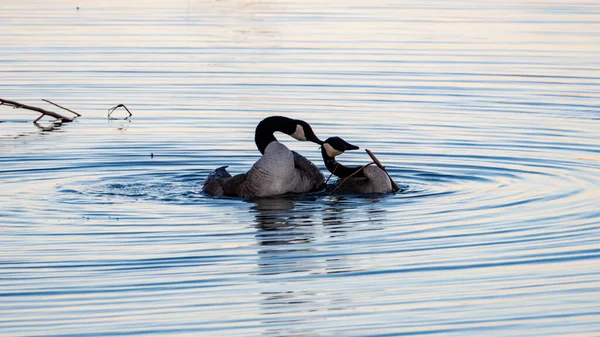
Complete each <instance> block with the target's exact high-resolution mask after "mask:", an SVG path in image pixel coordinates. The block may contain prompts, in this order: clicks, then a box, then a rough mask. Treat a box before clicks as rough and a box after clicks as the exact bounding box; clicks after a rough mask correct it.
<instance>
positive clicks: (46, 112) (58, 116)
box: [0, 98, 73, 123]
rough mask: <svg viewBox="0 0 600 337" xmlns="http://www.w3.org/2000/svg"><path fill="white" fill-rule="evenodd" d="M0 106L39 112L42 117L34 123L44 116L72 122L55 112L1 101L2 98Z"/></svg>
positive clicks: (71, 119)
mask: <svg viewBox="0 0 600 337" xmlns="http://www.w3.org/2000/svg"><path fill="white" fill-rule="evenodd" d="M0 105H8V106H11V107H13V108H15V109H26V110H31V111H37V112H40V113H41V114H42V115H41V116H40V117H39V118H38V119H36V120H35V122H37V121H39V120H40V118H42V117H44V115H48V116H50V117H54V118H56V119H61V120H62V121H63V122H65V123H70V122H72V121H73V118H69V117H66V116H63V115H61V114H58V113H56V112H52V111H49V110H46V109H42V108H38V107H36V106H31V105H27V104H21V103H19V102H15V101H9V100H7V99H3V98H0Z"/></svg>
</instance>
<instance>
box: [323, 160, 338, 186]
mask: <svg viewBox="0 0 600 337" xmlns="http://www.w3.org/2000/svg"><path fill="white" fill-rule="evenodd" d="M338 167H340V163H337V164H336V165H335V168H334V169H333V171H332V172H331V174H329V177H328V178H327V180H325V185H327V182H328V181H329V179H331V177H332V176H333V174H334V173H335V171H336V170H337V169H338Z"/></svg>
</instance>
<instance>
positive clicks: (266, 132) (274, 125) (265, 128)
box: [254, 116, 296, 154]
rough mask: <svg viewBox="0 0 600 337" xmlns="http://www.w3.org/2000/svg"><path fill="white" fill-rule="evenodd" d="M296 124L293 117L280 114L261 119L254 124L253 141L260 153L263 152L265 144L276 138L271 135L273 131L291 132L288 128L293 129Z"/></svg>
mask: <svg viewBox="0 0 600 337" xmlns="http://www.w3.org/2000/svg"><path fill="white" fill-rule="evenodd" d="M295 128H296V125H295V123H294V120H293V119H290V118H287V117H282V116H271V117H267V118H265V119H263V120H262V121H261V122H260V123H258V125H257V126H256V131H255V132H254V142H255V143H256V147H257V148H258V151H260V153H262V154H264V153H265V149H266V148H267V145H269V143H271V142H272V141H276V140H277V138H275V136H274V135H273V134H274V133H275V132H277V131H279V132H285V133H288V134H289V133H291V132H290V130H295ZM292 132H293V131H292Z"/></svg>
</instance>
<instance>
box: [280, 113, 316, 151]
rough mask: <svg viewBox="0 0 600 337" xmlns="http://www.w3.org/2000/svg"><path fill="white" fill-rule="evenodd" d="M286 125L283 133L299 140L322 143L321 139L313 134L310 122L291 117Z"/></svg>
mask: <svg viewBox="0 0 600 337" xmlns="http://www.w3.org/2000/svg"><path fill="white" fill-rule="evenodd" d="M286 124H287V125H286V127H285V129H284V130H283V132H284V133H287V134H288V135H290V136H291V137H292V138H294V139H296V140H300V141H309V142H313V143H317V144H319V145H323V141H322V140H320V139H319V137H317V135H315V132H314V131H313V129H312V127H311V126H310V124H308V123H306V122H305V121H303V120H300V119H291V120H290V121H289V122H288V123H286Z"/></svg>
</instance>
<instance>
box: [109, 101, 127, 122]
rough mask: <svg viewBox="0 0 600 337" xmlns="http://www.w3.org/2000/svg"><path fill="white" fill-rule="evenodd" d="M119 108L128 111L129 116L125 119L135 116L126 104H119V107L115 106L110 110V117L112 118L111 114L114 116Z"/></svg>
mask: <svg viewBox="0 0 600 337" xmlns="http://www.w3.org/2000/svg"><path fill="white" fill-rule="evenodd" d="M118 108H125V110H127V112H128V113H129V116H127V117H125V119H127V118H129V117H131V116H133V114H132V113H131V111H129V109H127V107H126V106H125V105H124V104H119V105H117V106H115V107H112V108H110V109H108V117H109V118H110V115H111V114H112V113H113V112H114V111H115V110H117V109H118Z"/></svg>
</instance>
